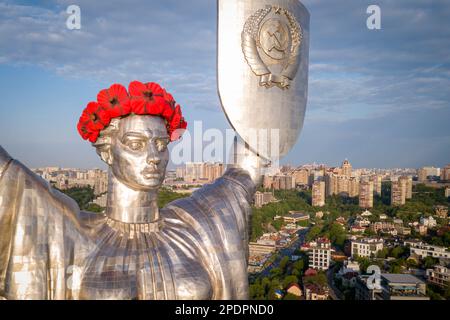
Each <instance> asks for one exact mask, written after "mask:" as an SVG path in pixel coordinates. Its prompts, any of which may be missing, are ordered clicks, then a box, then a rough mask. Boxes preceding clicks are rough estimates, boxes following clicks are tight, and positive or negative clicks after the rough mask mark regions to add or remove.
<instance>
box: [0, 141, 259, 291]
mask: <svg viewBox="0 0 450 320" xmlns="http://www.w3.org/2000/svg"><path fill="white" fill-rule="evenodd" d="M2 151H3V150H2V149H1V147H0V297H1V296H3V297H5V298H6V299H208V298H211V299H246V298H248V280H247V252H248V225H249V218H250V212H251V208H250V205H249V204H250V201H251V199H252V196H253V193H254V191H255V186H254V184H253V182H252V180H251V178H250V177H249V175H248V174H247V173H246V172H245V171H243V170H240V169H229V170H227V172H226V173H225V174H224V176H223V177H221V178H219V179H218V180H216V181H215V182H214V183H213V184H210V185H207V186H205V187H203V188H202V189H200V190H198V191H196V192H195V193H194V194H193V195H192V196H191V197H188V198H184V199H180V200H177V201H174V202H172V203H170V204H169V205H168V206H167V207H165V208H164V209H162V210H161V212H160V215H161V220H160V221H159V222H158V223H156V224H125V223H121V222H118V221H113V220H111V219H109V218H107V217H106V216H104V215H101V214H93V213H87V212H81V211H80V210H79V208H78V206H77V204H76V203H75V202H74V201H73V200H72V199H70V198H69V197H67V196H65V195H63V194H62V193H60V192H58V191H56V190H53V189H52V188H51V187H50V186H49V184H48V183H47V182H46V181H45V180H43V179H42V178H40V177H39V176H37V175H36V174H34V173H33V172H32V171H30V170H29V169H27V168H26V167H25V166H23V165H22V164H21V163H20V162H18V161H15V160H11V159H10V158H9V156H8V155H7V154H6V152H4V151H3V152H2Z"/></svg>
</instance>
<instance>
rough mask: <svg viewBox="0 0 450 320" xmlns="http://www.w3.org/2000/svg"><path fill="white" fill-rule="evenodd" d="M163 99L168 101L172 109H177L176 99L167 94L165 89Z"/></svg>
mask: <svg viewBox="0 0 450 320" xmlns="http://www.w3.org/2000/svg"><path fill="white" fill-rule="evenodd" d="M163 98H164V100H166V101H167V102H168V103H169V104H170V106H171V107H172V108H175V99H174V98H173V96H172V95H171V94H170V93H169V92H167V91H166V90H165V89H163Z"/></svg>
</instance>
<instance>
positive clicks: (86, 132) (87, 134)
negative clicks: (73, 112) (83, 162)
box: [77, 121, 100, 143]
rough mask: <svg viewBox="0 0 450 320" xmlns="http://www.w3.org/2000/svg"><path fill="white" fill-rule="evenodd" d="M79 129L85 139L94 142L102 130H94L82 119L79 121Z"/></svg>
mask: <svg viewBox="0 0 450 320" xmlns="http://www.w3.org/2000/svg"><path fill="white" fill-rule="evenodd" d="M77 129H78V132H79V133H80V135H81V137H82V138H83V139H84V140H89V141H90V142H92V143H94V142H96V141H97V139H98V136H99V135H100V130H92V129H90V128H89V127H87V126H86V124H83V123H82V122H81V121H80V122H78V126H77Z"/></svg>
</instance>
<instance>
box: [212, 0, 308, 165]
mask: <svg viewBox="0 0 450 320" xmlns="http://www.w3.org/2000/svg"><path fill="white" fill-rule="evenodd" d="M217 5H218V53H217V54H218V61H217V62H218V63H217V68H218V77H217V78H218V91H219V96H220V100H221V103H222V107H223V109H224V112H225V114H226V116H227V118H228V120H229V122H230V124H231V126H232V127H233V128H234V129H235V130H236V131H237V133H238V134H239V135H240V136H241V137H242V139H243V140H244V141H245V142H247V143H248V144H249V146H250V148H251V149H253V150H254V151H257V152H258V153H259V154H260V156H263V157H265V158H267V159H273V158H274V157H277V156H278V157H282V156H284V155H286V154H287V153H288V152H289V151H290V150H291V148H292V147H293V146H294V144H295V143H296V141H297V139H298V136H299V134H300V131H301V129H302V127H303V121H304V117H305V110H306V103H307V94H308V62H309V61H308V60H309V12H308V10H307V9H306V8H305V7H304V6H303V4H301V3H300V2H299V1H297V0H218V3H217ZM255 132H259V134H258V138H257V140H255V139H254V135H255ZM277 149H278V150H277Z"/></svg>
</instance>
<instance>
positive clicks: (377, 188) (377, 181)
mask: <svg viewBox="0 0 450 320" xmlns="http://www.w3.org/2000/svg"><path fill="white" fill-rule="evenodd" d="M370 179H371V180H372V182H373V192H374V193H375V194H376V195H377V196H381V180H382V178H381V176H379V175H373V176H371V177H370Z"/></svg>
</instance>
